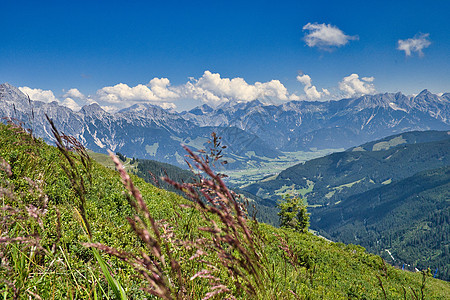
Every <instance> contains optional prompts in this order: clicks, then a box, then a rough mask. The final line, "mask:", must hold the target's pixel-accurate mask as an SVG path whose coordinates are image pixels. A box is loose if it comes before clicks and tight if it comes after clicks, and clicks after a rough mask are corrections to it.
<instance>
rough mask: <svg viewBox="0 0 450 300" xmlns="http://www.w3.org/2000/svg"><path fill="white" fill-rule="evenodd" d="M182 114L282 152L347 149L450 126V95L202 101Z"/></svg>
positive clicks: (424, 94) (425, 94) (197, 122)
mask: <svg viewBox="0 0 450 300" xmlns="http://www.w3.org/2000/svg"><path fill="white" fill-rule="evenodd" d="M182 115H183V117H184V118H186V119H188V120H191V121H193V122H194V123H196V124H198V125H201V126H206V125H214V126H235V127H238V128H241V129H243V130H245V131H248V132H251V133H254V134H256V135H257V136H259V137H260V138H261V139H263V140H264V141H266V142H267V143H269V145H271V146H272V147H276V148H277V149H281V150H283V151H298V150H309V149H311V148H319V149H325V148H341V147H343V148H349V147H352V146H355V145H358V144H362V143H364V142H368V141H371V140H375V139H379V138H382V137H385V136H388V135H392V134H396V133H401V132H405V131H412V130H430V129H435V130H446V129H449V128H450V127H449V125H450V102H449V97H448V96H447V94H444V95H443V96H441V97H439V96H437V95H434V94H432V93H430V92H429V91H427V90H424V91H422V92H421V93H420V94H418V95H417V96H415V97H408V96H405V95H403V94H401V93H396V94H391V93H385V94H377V95H365V96H362V97H359V98H351V99H342V100H339V101H329V102H308V101H292V102H288V103H285V104H283V105H279V106H276V105H263V104H262V103H261V102H259V101H253V102H249V103H238V104H234V105H233V104H227V105H224V106H222V107H219V108H217V109H212V108H211V107H206V106H202V107H200V108H195V109H193V110H191V111H189V112H184V113H183V114H182Z"/></svg>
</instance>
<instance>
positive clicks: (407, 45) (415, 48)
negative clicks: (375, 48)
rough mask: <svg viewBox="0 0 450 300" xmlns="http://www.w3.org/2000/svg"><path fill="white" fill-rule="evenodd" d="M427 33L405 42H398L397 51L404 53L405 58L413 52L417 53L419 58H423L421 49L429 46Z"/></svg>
mask: <svg viewBox="0 0 450 300" xmlns="http://www.w3.org/2000/svg"><path fill="white" fill-rule="evenodd" d="M429 37H430V34H429V33H418V34H416V35H415V36H414V37H413V38H410V39H407V40H398V46H397V49H398V50H401V51H405V54H406V56H411V55H412V54H413V52H417V54H419V56H423V55H424V54H423V51H422V50H423V49H425V48H428V47H429V46H430V45H431V41H430V38H429Z"/></svg>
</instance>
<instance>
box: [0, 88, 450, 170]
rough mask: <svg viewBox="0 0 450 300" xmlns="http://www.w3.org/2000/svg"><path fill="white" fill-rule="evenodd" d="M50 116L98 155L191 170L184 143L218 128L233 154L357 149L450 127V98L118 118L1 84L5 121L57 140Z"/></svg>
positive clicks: (151, 111) (257, 105) (202, 139)
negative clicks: (404, 134) (75, 108)
mask: <svg viewBox="0 0 450 300" xmlns="http://www.w3.org/2000/svg"><path fill="white" fill-rule="evenodd" d="M45 114H47V115H48V116H49V117H50V118H52V119H53V121H54V122H55V124H56V126H57V127H58V129H59V130H60V131H62V132H64V133H65V134H68V135H72V136H74V137H76V138H77V139H78V140H80V141H81V142H82V143H83V144H84V145H85V146H86V147H87V148H90V149H92V150H93V151H97V152H106V150H107V149H110V150H112V151H118V152H121V153H124V154H125V155H127V156H130V157H132V156H133V157H138V158H149V159H155V160H159V161H163V162H168V163H172V164H176V165H182V166H184V150H183V149H182V148H181V146H180V144H186V145H188V146H189V147H191V148H194V149H200V148H204V147H206V146H208V144H207V140H208V138H209V136H210V134H211V132H212V131H215V132H216V133H218V134H219V135H221V136H222V137H223V144H225V145H227V146H228V149H227V153H228V154H230V155H234V156H235V157H238V156H241V157H245V155H246V153H253V152H254V155H255V156H258V157H269V158H273V157H276V156H278V155H280V154H281V152H280V151H299V150H303V151H307V150H310V149H311V148H317V149H325V148H349V147H352V146H355V145H359V144H362V143H364V142H368V141H371V140H375V139H379V138H383V137H385V136H388V135H392V134H397V133H401V132H405V131H412V130H431V129H433V130H447V129H450V94H448V93H447V94H443V95H442V96H438V95H435V94H432V93H430V92H429V91H427V90H424V91H422V92H421V93H420V94H418V95H417V96H415V97H412V96H405V95H403V94H401V93H396V94H393V93H385V94H377V95H365V96H362V97H358V98H351V99H342V100H339V101H328V102H308V101H292V102H287V103H285V104H282V105H266V104H263V103H261V102H260V101H258V100H255V101H252V102H246V103H227V104H225V105H223V106H221V107H217V108H212V107H210V106H208V105H202V106H199V107H197V108H194V109H192V110H191V111H188V112H183V113H176V112H170V111H167V110H164V109H162V108H161V107H159V106H154V105H150V104H139V105H133V106H131V107H129V108H126V109H123V110H121V111H119V112H117V113H115V114H111V113H108V112H106V111H105V110H103V109H102V108H101V107H100V106H99V105H98V104H90V105H86V106H84V107H83V108H82V109H81V110H80V111H78V112H74V111H72V110H71V109H70V108H67V107H65V106H61V105H59V104H58V103H57V102H51V103H44V102H41V101H33V99H28V96H26V95H25V94H23V93H22V92H21V91H20V90H19V89H17V88H16V87H14V86H12V85H10V84H8V83H4V84H1V85H0V116H1V117H4V118H11V119H17V120H20V121H22V122H24V124H25V126H26V127H28V128H32V129H33V132H34V133H35V134H36V135H37V136H39V137H41V138H43V139H44V140H45V141H47V142H49V143H53V137H52V135H51V130H50V128H49V124H48V123H47V121H46V118H45Z"/></svg>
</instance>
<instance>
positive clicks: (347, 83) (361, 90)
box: [339, 74, 375, 97]
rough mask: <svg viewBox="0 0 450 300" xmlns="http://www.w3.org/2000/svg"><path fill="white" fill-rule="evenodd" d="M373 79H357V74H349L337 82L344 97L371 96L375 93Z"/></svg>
mask: <svg viewBox="0 0 450 300" xmlns="http://www.w3.org/2000/svg"><path fill="white" fill-rule="evenodd" d="M374 79H375V78H374V77H363V78H361V79H359V75H358V74H351V75H349V76H347V77H344V78H343V79H342V81H341V82H339V89H340V90H341V91H342V92H344V96H345V97H356V96H361V95H366V94H373V93H375V86H374V85H373V83H372V82H373V81H374Z"/></svg>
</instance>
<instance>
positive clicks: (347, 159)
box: [245, 131, 450, 280]
mask: <svg viewBox="0 0 450 300" xmlns="http://www.w3.org/2000/svg"><path fill="white" fill-rule="evenodd" d="M449 168H450V135H449V132H448V131H443V132H439V131H426V132H417V131H416V132H408V133H403V134H400V135H395V136H390V137H388V138H385V139H382V140H378V141H374V142H370V143H367V144H364V145H361V146H358V147H355V148H351V149H349V150H347V151H345V152H341V153H333V154H331V155H328V156H325V157H322V158H318V159H314V160H311V161H307V162H306V163H304V164H299V165H296V166H294V167H291V168H289V169H287V170H285V171H283V172H281V173H280V174H279V175H278V176H277V177H276V178H275V179H267V180H263V181H261V182H258V183H256V184H252V185H250V186H247V187H246V188H245V190H246V191H248V192H250V193H255V194H256V195H258V196H260V197H266V199H268V200H271V201H272V203H273V204H275V201H277V199H279V198H280V197H281V195H282V194H284V193H291V194H302V195H304V197H305V198H306V199H307V201H308V204H309V205H310V207H309V211H310V212H311V217H310V222H311V228H313V229H315V230H317V231H319V233H320V234H321V235H323V236H325V237H327V238H330V239H332V240H334V241H342V242H345V243H355V244H360V245H362V246H363V247H366V248H367V249H368V250H369V251H371V252H373V253H376V254H379V255H382V256H383V257H384V258H385V259H389V261H390V262H391V263H393V264H396V265H399V266H400V267H402V264H409V265H411V266H413V268H414V267H417V268H425V267H430V268H433V270H435V269H436V268H437V269H438V273H437V276H439V278H442V279H445V280H449V279H450V273H449V268H448V265H449V262H450V255H449V252H448V248H449V239H448V237H449V236H448V232H449V229H450V215H449V213H450V201H449V200H450V169H449ZM266 203H267V201H266ZM386 249H387V250H388V251H390V253H391V254H392V255H393V257H395V259H396V260H395V261H393V260H392V259H391V256H390V255H388V252H387V251H385V250H386Z"/></svg>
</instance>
